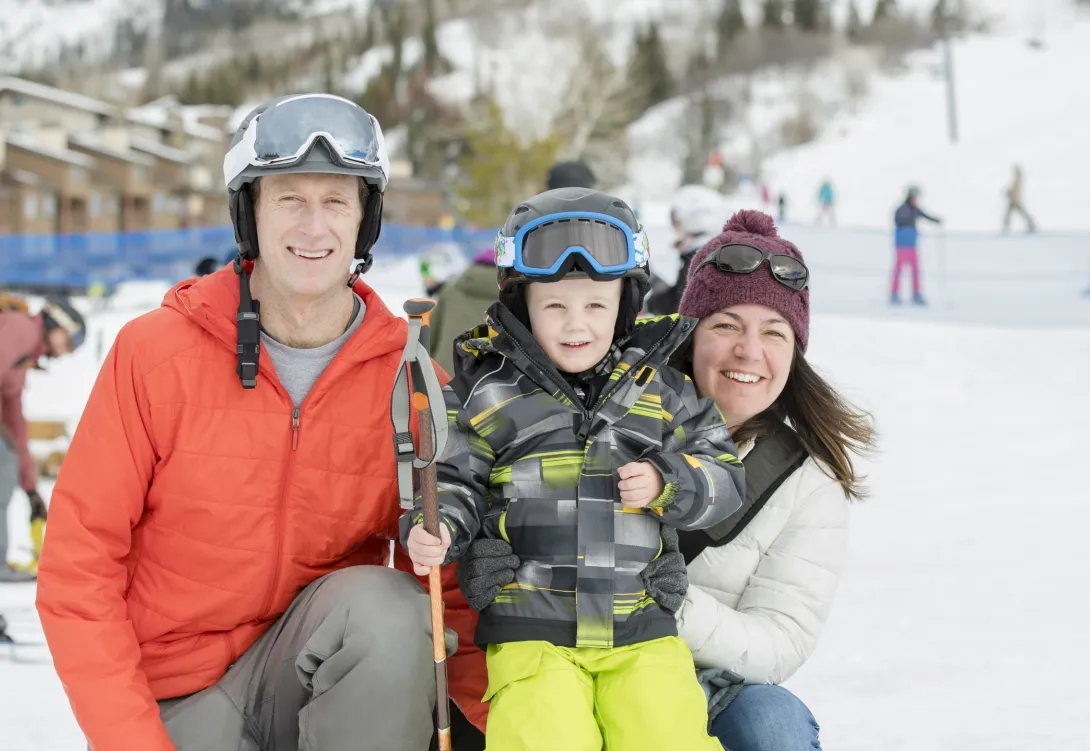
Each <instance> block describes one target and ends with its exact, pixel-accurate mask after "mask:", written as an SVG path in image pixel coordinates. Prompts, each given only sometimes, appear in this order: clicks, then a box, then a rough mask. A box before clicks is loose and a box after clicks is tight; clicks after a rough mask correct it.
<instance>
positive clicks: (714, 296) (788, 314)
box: [678, 209, 810, 352]
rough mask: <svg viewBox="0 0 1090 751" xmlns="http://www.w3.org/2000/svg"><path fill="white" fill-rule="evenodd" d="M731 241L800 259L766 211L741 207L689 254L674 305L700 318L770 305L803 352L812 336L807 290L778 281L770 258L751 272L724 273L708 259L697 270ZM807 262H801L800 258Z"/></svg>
mask: <svg viewBox="0 0 1090 751" xmlns="http://www.w3.org/2000/svg"><path fill="white" fill-rule="evenodd" d="M729 243H744V244H746V245H752V246H753V247H755V248H760V249H761V250H763V251H766V252H768V253H781V254H783V255H789V256H793V257H795V258H797V259H799V260H800V261H803V258H802V253H800V252H799V249H798V248H796V247H795V246H794V245H792V244H791V243H789V242H788V241H787V240H784V239H783V238H782V237H780V236H779V233H777V232H776V223H775V222H774V221H773V219H772V217H770V216H769V215H768V214H764V213H762V212H760V211H750V210H748V209H743V210H742V211H739V212H737V213H736V214H735V215H734V216H732V217H731V218H730V221H728V222H727V223H726V224H724V225H723V231H722V232H721V233H720V234H718V235H716V236H715V237H713V238H712V239H711V240H709V241H708V242H707V243H705V244H704V247H702V248H701V249H700V250H698V251H696V254H695V255H694V256H693V261H692V264H690V266H689V281H688V284H687V286H686V287H685V294H684V295H683V296H682V298H681V306H680V308H679V310H678V312H679V313H681V314H682V315H684V316H692V317H693V318H704V317H705V316H708V315H711V314H712V313H714V312H716V311H717V310H722V309H723V308H727V307H730V306H731V305H741V304H743V303H751V304H756V305H764V306H765V307H768V308H772V310H775V311H778V312H779V313H780V314H782V315H783V317H784V318H785V319H787V322H788V323H790V324H791V328H793V329H794V330H795V336H796V337H797V338H798V340H799V346H800V347H802V351H803V352H805V351H806V343H807V340H808V339H809V338H810V289H809V287H807V288H806V289H804V290H803V291H802V292H796V291H795V290H793V289H791V288H790V287H787V286H785V285H783V284H780V283H779V282H778V281H776V279H775V277H773V276H772V270H771V268H769V265H768V262H767V261H766V262H764V263H762V264H761V267H760V268H759V269H757V270H756V271H754V272H753V273H752V274H728V273H726V272H723V271H720V270H719V269H718V268H717V267H716V266H715V264H713V263H709V264H708V265H707V266H705V267H704V268H702V269H700V271H697V270H696V268H697V266H699V265H700V262H701V261H703V260H704V259H705V258H707V257H708V255H709V254H711V253H712V252H713V251H714V250H715V249H716V248H718V247H719V246H721V245H727V244H729ZM803 263H805V261H803Z"/></svg>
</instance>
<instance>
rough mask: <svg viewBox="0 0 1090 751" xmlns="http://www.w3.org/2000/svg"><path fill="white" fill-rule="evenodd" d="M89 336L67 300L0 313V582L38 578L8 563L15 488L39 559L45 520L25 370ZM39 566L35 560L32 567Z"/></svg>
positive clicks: (56, 297) (81, 318) (50, 300)
mask: <svg viewBox="0 0 1090 751" xmlns="http://www.w3.org/2000/svg"><path fill="white" fill-rule="evenodd" d="M86 331H87V329H86V325H85V324H84V322H83V316H82V315H80V313H79V311H78V310H76V309H75V308H74V307H72V304H71V303H70V302H69V301H68V299H67V298H64V297H60V296H55V297H49V298H47V299H46V302H45V305H44V306H43V307H42V310H41V312H40V313H38V314H37V315H27V314H26V313H25V312H22V311H19V310H7V311H3V312H0V582H13V581H29V580H32V579H33V578H34V570H31V571H20V570H18V569H16V568H14V567H13V566H12V565H11V564H10V563H8V560H7V557H8V525H7V519H8V504H9V503H10V502H11V496H12V493H13V492H14V490H15V488H16V487H17V486H18V487H20V488H22V489H23V492H24V493H26V495H27V500H29V501H30V523H31V527H32V535H31V537H32V539H33V541H34V546H35V554H37V553H38V552H40V547H41V529H42V526H43V525H44V522H45V518H46V505H45V502H44V501H43V500H42V497H41V495H39V494H38V490H37V485H38V471H37V468H36V467H35V466H34V459H33V457H31V455H30V444H29V442H28V438H27V421H26V417H24V416H23V386H24V385H25V384H26V372H27V368H32V367H34V366H35V365H36V364H37V362H38V358H40V357H49V358H53V357H60V356H61V355H64V354H67V353H69V352H71V351H72V350H74V349H75V348H76V347H78V346H80V345H81V344H82V343H83V340H84V339H85V338H86ZM35 524H37V527H38V529H37V531H36V532H35V531H34V526H35ZM36 565H37V561H35V563H34V564H32V567H33V566H36Z"/></svg>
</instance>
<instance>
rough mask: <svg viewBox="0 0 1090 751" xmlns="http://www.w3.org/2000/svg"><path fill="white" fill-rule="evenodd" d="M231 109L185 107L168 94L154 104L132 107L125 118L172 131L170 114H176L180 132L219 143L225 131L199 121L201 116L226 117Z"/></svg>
mask: <svg viewBox="0 0 1090 751" xmlns="http://www.w3.org/2000/svg"><path fill="white" fill-rule="evenodd" d="M230 111H231V108H230V107H227V108H224V107H217V106H215V105H192V106H186V105H183V104H181V103H180V102H179V101H178V98H177V97H175V96H173V95H171V94H168V95H167V96H164V97H160V98H159V99H156V100H155V101H154V102H148V103H147V104H145V105H142V106H140V107H133V108H131V109H130V110H129V111H128V112H127V113H126V116H127V117H128V119H129V120H130V121H131V122H134V123H139V124H141V125H147V126H150V127H153V128H168V129H173V128H174V125H173V124H172V123H171V114H172V113H177V114H178V116H179V118H180V119H181V124H182V130H183V131H184V132H185V133H186V135H189V136H192V137H193V138H200V139H203V140H205V141H215V142H217V143H219V142H221V141H222V140H223V139H224V137H225V136H226V134H227V131H226V129H222V130H221V129H220V128H216V127H213V126H211V125H205V124H204V123H202V122H201V121H200V118H201V117H202V116H215V115H217V114H219V115H223V116H224V117H226V116H227V115H228V114H230Z"/></svg>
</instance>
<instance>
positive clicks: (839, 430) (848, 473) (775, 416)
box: [689, 341, 875, 500]
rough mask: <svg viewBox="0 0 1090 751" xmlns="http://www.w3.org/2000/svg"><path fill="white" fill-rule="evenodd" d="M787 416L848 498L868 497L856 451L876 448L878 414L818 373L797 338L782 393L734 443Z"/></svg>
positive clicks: (768, 429)
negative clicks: (857, 468)
mask: <svg viewBox="0 0 1090 751" xmlns="http://www.w3.org/2000/svg"><path fill="white" fill-rule="evenodd" d="M690 362H691V361H690ZM689 372H690V373H691V372H692V368H691V365H690V369H689ZM785 419H786V420H787V421H789V422H790V423H791V427H793V428H794V429H795V432H796V433H798V436H799V438H800V439H801V440H802V445H803V446H804V447H805V448H806V451H807V453H809V454H810V456H812V457H813V458H814V459H817V460H819V461H820V462H822V463H823V464H824V465H825V466H826V467H828V469H829V471H831V473H832V478H833V479H834V480H836V481H837V482H839V483H840V485H841V486H842V487H843V488H844V495H845V496H846V497H848V498H850V499H854V500H862V499H864V498H866V497H867V490H866V488H865V487H864V485H863V480H864V479H865V478H864V477H863V476H861V475H858V474H856V471H855V465H854V464H853V462H852V454H853V453H854V454H866V453H871V452H873V451H874V450H875V430H874V419H873V417H872V416H871V414H870V413H869V412H864V411H863V410H860V409H858V408H857V407H855V406H854V405H852V403H851V402H849V401H848V400H847V399H845V398H844V397H843V396H841V395H840V394H839V393H838V392H837V390H836V389H834V388H833V387H832V386H831V385H830V384H829V383H828V382H827V381H826V380H825V379H824V378H822V377H821V376H820V375H818V373H817V372H816V371H815V370H814V369H813V368H812V367H811V366H810V363H808V362H807V361H806V356H805V355H804V354H803V352H802V349H801V348H800V347H799V344H798V342H797V341H796V342H795V356H794V358H793V359H792V361H791V372H790V373H789V374H788V376H787V384H786V385H785V386H784V388H783V392H782V393H781V394H780V396H779V398H777V399H776V401H774V402H773V403H772V406H771V407H769V408H768V409H766V410H765V411H764V412H761V413H760V414H759V415H756V416H755V417H752V418H750V419H749V420H747V421H746V422H744V423H742V425H741V426H739V428H738V429H737V430H736V431H734V442H735V443H736V444H741V443H744V442H745V441H747V440H749V439H750V438H761V437H762V436H766V435H769V434H771V432H772V430H773V428H775V427H776V425H777V424H782V423H783V421H784V420H785Z"/></svg>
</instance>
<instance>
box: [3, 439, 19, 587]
mask: <svg viewBox="0 0 1090 751" xmlns="http://www.w3.org/2000/svg"><path fill="white" fill-rule="evenodd" d="M17 487H19V455H18V454H16V453H15V452H14V451H12V450H11V449H10V448H9V447H8V442H7V441H6V440H4V438H3V437H0V569H2V568H4V563H5V562H6V561H7V559H8V506H9V505H10V504H11V497H12V495H13V494H14V493H15V489H16V488H17Z"/></svg>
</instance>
